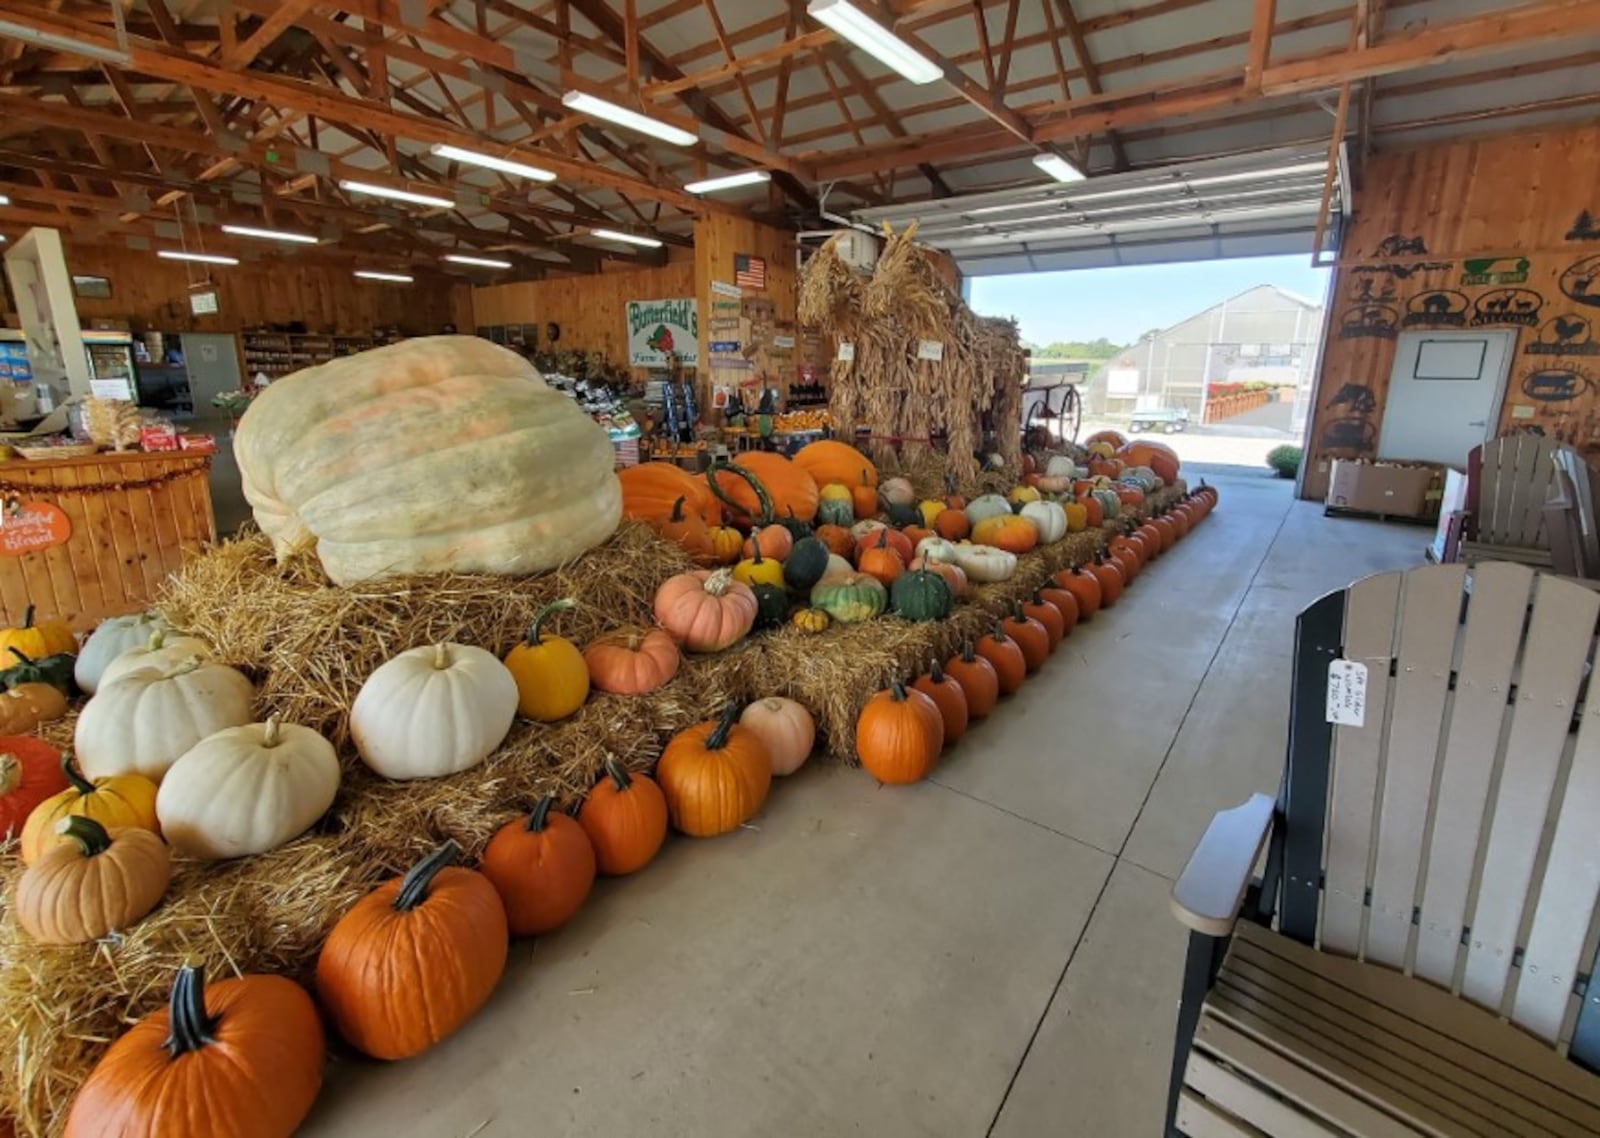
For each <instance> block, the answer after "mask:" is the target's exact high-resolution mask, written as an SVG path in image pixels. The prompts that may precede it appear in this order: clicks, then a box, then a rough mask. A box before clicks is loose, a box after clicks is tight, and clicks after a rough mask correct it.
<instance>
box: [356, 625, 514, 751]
mask: <svg viewBox="0 0 1600 1138" xmlns="http://www.w3.org/2000/svg"><path fill="white" fill-rule="evenodd" d="M517 701H518V692H517V681H516V679H515V678H514V677H513V676H512V674H511V672H510V670H509V669H507V668H506V666H505V665H504V664H502V663H501V662H500V661H499V660H498V659H496V658H495V655H494V653H493V652H486V651H484V650H483V649H482V648H478V647H475V646H473V645H471V644H445V643H441V644H425V645H423V646H421V647H420V648H410V649H407V650H406V651H404V652H402V653H400V654H399V655H398V656H396V657H394V658H393V659H392V660H387V661H385V662H384V663H382V664H380V665H379V666H378V668H377V670H376V671H374V672H373V673H372V675H370V676H368V677H367V680H366V682H365V683H364V684H362V685H361V690H360V691H358V692H357V693H356V698H355V702H354V703H353V704H352V705H351V707H350V735H351V738H352V739H353V740H354V742H355V745H356V751H357V753H358V754H360V756H361V761H362V762H364V763H366V764H367V766H369V767H371V768H372V769H373V770H374V771H376V772H377V773H378V774H380V775H382V776H383V777H384V778H392V779H413V778H439V777H441V776H443V775H447V774H455V773H457V772H458V771H464V770H467V769H468V768H469V767H475V766H477V765H478V764H479V763H481V762H483V760H484V759H486V758H488V757H489V754H490V752H492V751H493V750H494V749H495V748H496V747H498V746H499V745H500V744H501V743H502V742H504V741H505V737H506V735H507V733H509V732H510V730H511V724H512V722H513V721H514V720H515V719H516V717H517Z"/></svg>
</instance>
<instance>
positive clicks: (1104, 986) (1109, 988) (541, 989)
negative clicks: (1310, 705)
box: [303, 470, 1427, 1138]
mask: <svg viewBox="0 0 1600 1138" xmlns="http://www.w3.org/2000/svg"><path fill="white" fill-rule="evenodd" d="M1211 480H1212V481H1214V482H1215V483H1216V484H1217V485H1218V486H1219V487H1220V489H1221V491H1222V501H1221V505H1220V507H1219V509H1218V510H1217V511H1216V512H1215V513H1214V514H1213V515H1212V516H1211V518H1210V519H1209V520H1208V521H1207V523H1206V525H1205V526H1204V527H1203V528H1202V529H1201V530H1200V531H1199V533H1198V534H1196V536H1195V537H1194V538H1193V539H1191V540H1189V541H1186V542H1184V543H1183V544H1182V545H1180V546H1179V547H1178V548H1177V550H1176V551H1174V552H1173V553H1172V554H1170V555H1169V556H1167V557H1165V558H1163V559H1162V560H1161V561H1159V562H1157V563H1156V564H1155V565H1154V566H1153V567H1152V568H1151V569H1150V570H1149V571H1148V572H1147V573H1146V574H1145V575H1144V576H1143V577H1141V578H1140V579H1139V581H1138V582H1137V583H1136V585H1135V586H1134V589H1133V591H1132V593H1131V595H1130V597H1129V599H1127V600H1126V601H1124V603H1123V604H1122V605H1121V606H1119V607H1118V608H1116V609H1114V610H1112V611H1110V612H1108V613H1106V614H1103V615H1102V616H1101V617H1100V618H1098V619H1096V620H1095V621H1094V622H1093V623H1092V624H1089V625H1087V626H1083V627H1081V628H1080V629H1079V630H1078V631H1076V632H1075V633H1074V634H1073V636H1072V638H1071V639H1070V641H1069V642H1068V643H1067V645H1066V646H1064V648H1063V649H1062V651H1061V652H1060V653H1058V655H1057V658H1056V659H1054V660H1052V662H1051V663H1050V665H1049V667H1048V668H1047V669H1046V670H1045V671H1044V672H1043V673H1042V675H1041V676H1040V677H1039V678H1037V679H1035V680H1033V681H1030V683H1029V684H1028V685H1027V686H1026V687H1025V688H1024V689H1023V691H1022V692H1021V693H1020V694H1019V695H1018V696H1017V697H1016V698H1015V699H1013V700H1011V701H1009V702H1008V703H1007V704H1006V705H1004V706H1003V707H1002V708H1001V709H1000V710H999V711H998V712H997V713H996V714H995V715H994V716H992V717H991V718H990V720H989V721H988V722H987V723H985V724H983V725H982V726H980V727H978V728H977V729H976V730H975V731H974V732H973V733H972V734H970V735H969V736H968V737H967V739H966V740H964V741H963V742H962V743H961V745H960V746H959V747H958V748H957V749H956V750H955V751H953V752H951V753H950V754H948V755H947V756H946V759H945V761H944V763H943V765H942V766H941V767H940V769H939V770H938V772H937V774H936V775H935V776H934V778H933V779H931V780H930V781H928V782H926V783H923V784H921V785H918V786H915V787H910V788H893V789H890V788H879V787H878V786H877V785H876V784H875V783H874V782H873V781H872V780H871V779H870V778H869V777H867V776H866V775H864V774H863V773H862V772H860V771H857V770H846V769H842V768H839V767H836V766H833V765H831V764H828V763H819V764H817V765H815V766H812V767H809V768H807V769H806V770H803V771H802V772H800V773H799V774H798V775H796V776H794V777H792V778H790V779H788V780H787V781H785V782H783V783H781V784H779V785H777V786H776V787H775V788H774V793H773V795H772V797H771V799H770V801H769V803H768V806H767V809H766V810H765V811H764V812H763V813H762V815H761V816H760V817H759V818H757V819H756V821H755V823H754V824H753V826H752V827H750V828H748V829H745V830H741V831H740V832H738V833H736V834H733V835H730V836H728V837H725V838H722V839H719V840H717V841H712V842H694V841H689V840H682V839H680V840H675V841H672V842H670V843H669V844H668V846H667V848H666V849H665V850H664V851H663V853H662V855H661V857H660V859H659V860H658V861H657V863H656V864H655V865H653V866H652V867H651V868H650V869H649V870H648V871H647V872H645V873H643V874H641V875H639V876H638V877H636V878H633V879H628V880H622V881H608V882H604V883H602V884H601V885H600V886H599V887H598V888H597V890H596V892H595V895H594V896H593V898H592V899H591V901H590V903H589V904H588V906H587V907H586V908H585V910H584V911H583V912H582V913H581V914H580V915H579V916H578V918H577V919H576V920H575V921H574V922H573V923H572V924H571V925H570V926H568V927H567V928H566V929H564V930H563V931H562V932H561V933H559V934H558V935H555V936H551V937H546V938H544V939H542V940H539V941H537V942H519V943H517V944H515V945H514V946H513V948H512V960H511V964H510V967H509V968H508V970H507V973H506V976H505V979H504V981H503V982H502V983H501V985H500V989H499V991H497V992H496V993H495V996H494V998H493V1000H492V1001H491V1002H490V1004H489V1006H488V1007H487V1008H486V1009H485V1010H484V1011H483V1013H482V1014H480V1015H479V1016H478V1017H477V1018H476V1019H475V1020H474V1021H473V1022H472V1023H470V1024H468V1025H467V1026H466V1027H465V1028H464V1029H462V1031H460V1032H459V1033H458V1034H457V1035H456V1036H454V1037H453V1038H451V1039H449V1040H447V1041H446V1042H445V1043H444V1044H443V1045H441V1046H440V1047H438V1048H437V1049H436V1050H434V1051H433V1052H432V1053H430V1054H429V1055H427V1056H424V1057H422V1058H420V1059H418V1060H414V1061H411V1062H408V1063H401V1064H395V1065H388V1066H384V1065H380V1064H376V1063H369V1062H366V1061H362V1060H358V1059H346V1060H343V1061H341V1062H340V1063H339V1064H338V1065H337V1066H336V1067H335V1069H334V1070H333V1072H332V1073H331V1075H330V1077H329V1085H328V1087H327V1088H326V1090H325V1092H324V1095H323V1097H322V1100H321V1102H320V1104H319V1106H318V1108H317V1111H316V1113H315V1115H314V1116H313V1118H312V1120H311V1122H310V1123H309V1124H308V1126H307V1127H306V1128H305V1130H304V1131H303V1133H305V1134H308V1135H312V1136H314V1138H334V1136H339V1138H353V1136H365V1135H374V1136H376V1135H385V1136H393V1138H502V1136H504V1138H510V1136H513V1135H515V1136H522V1135H525V1134H535V1133H536V1134H550V1135H563V1136H567V1138H581V1136H595V1138H631V1136H634V1135H641V1136H642V1135H650V1136H652V1138H678V1136H681V1138H753V1136H758V1135H759V1136H763V1138H780V1136H781V1138H788V1136H796V1138H798V1136H806V1138H825V1136H830V1138H831V1136H834V1135H840V1136H843V1135H874V1136H879V1138H900V1136H912V1135H927V1136H935V1138H946V1136H948V1138H983V1136H986V1135H993V1136H995V1138H1042V1136H1044V1135H1053V1136H1076V1135H1083V1136H1086V1138H1087V1136H1094V1138H1118V1136H1121V1135H1130V1136H1155V1135H1157V1134H1158V1133H1159V1132H1160V1119H1161V1113H1162V1109H1163V1103H1164V1096H1165V1093H1166V1081H1167V1067H1168V1063H1169V1055H1170V1047H1171V1035H1172V1021H1173V1017H1174V1014H1175V1010H1176V1002H1177V994H1178V985H1179V973H1180V969H1181V964H1182V958H1183V936H1182V934H1181V931H1180V929H1179V926H1178V925H1177V924H1176V922H1175V921H1173V919H1172V918H1171V917H1170V916H1169V915H1168V912H1167V893H1168V890H1169V889H1170V887H1171V883H1172V881H1171V879H1172V877H1173V875H1174V874H1175V873H1177V871H1178V870H1179V868H1180V866H1181V865H1182V862H1183V859H1184V858H1185V856H1186V855H1187V853H1188V850H1189V848H1190V846H1191V845H1192V843H1193V842H1194V840H1195V838H1196V837H1197V836H1198V835H1199V833H1200V831H1201V830H1202V829H1203V828H1204V826H1205V823H1206V822H1207V820H1208V819H1209V818H1210V816H1211V813H1212V812H1213V811H1214V810H1216V809H1217V808H1220V807H1223V806H1228V805H1231V804H1233V803H1235V802H1237V801H1238V800H1240V799H1241V798H1243V797H1244V796H1245V795H1246V794H1248V793H1249V792H1251V791H1253V790H1269V791H1270V790H1272V789H1274V788H1275V787H1276V784H1277V780H1278V774H1279V770H1280V767H1281V764H1282V760H1283V746H1284V737H1285V731H1286V715H1287V709H1288V704H1287V697H1288V684H1289V667H1288V665H1289V654H1290V641H1291V637H1292V634H1293V624H1294V616H1295V614H1296V613H1297V612H1298V611H1299V609H1300V608H1302V607H1303V606H1304V605H1305V604H1306V603H1307V602H1309V601H1310V600H1312V599H1313V598H1315V597H1316V596H1318V595H1320V594H1321V593H1323V592H1325V591H1327V590H1329V589H1333V588H1337V587H1340V586H1342V585H1344V584H1346V583H1348V582H1349V581H1350V580H1352V579H1354V578H1356V577H1359V576H1362V575H1364V574H1367V573H1372V572H1376V571H1380V570H1384V569H1389V568H1395V567H1401V566H1406V565H1411V564H1415V563H1417V562H1419V561H1420V560H1421V550H1422V547H1423V544H1424V542H1425V541H1426V539H1427V534H1426V533H1425V532H1424V531H1422V530H1419V529H1411V528H1405V527H1392V526H1381V525H1378V524H1375V523H1366V522H1355V521H1348V520H1325V519H1324V518H1323V517H1322V513H1321V509H1320V507H1317V506H1314V505H1310V504H1307V503H1297V502H1292V501H1291V495H1290V484H1289V483H1286V482H1280V481H1277V480H1275V479H1273V478H1271V477H1270V476H1269V475H1268V474H1267V473H1266V472H1265V471H1261V472H1259V473H1258V472H1256V471H1246V470H1236V471H1234V472H1233V474H1232V475H1228V474H1221V475H1220V476H1215V477H1212V478H1211Z"/></svg>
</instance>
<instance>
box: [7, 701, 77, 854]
mask: <svg viewBox="0 0 1600 1138" xmlns="http://www.w3.org/2000/svg"><path fill="white" fill-rule="evenodd" d="M51 690H54V689H51ZM57 694H58V695H59V694H60V693H57ZM66 788H67V778H66V775H65V774H63V773H62V771H61V752H59V751H57V750H56V749H55V748H54V747H52V746H51V745H50V744H49V743H46V742H44V741H43V740H42V739H28V738H24V737H22V736H5V737H0V842H6V841H10V840H11V839H12V838H15V837H20V836H21V835H22V834H23V833H24V832H25V831H24V826H25V824H26V823H27V821H28V819H29V818H30V817H31V816H32V815H33V812H34V811H35V810H36V809H38V807H39V805H40V803H43V802H46V801H48V800H49V799H50V798H51V797H53V796H54V795H57V794H59V793H61V791H63V790H65V789H66Z"/></svg>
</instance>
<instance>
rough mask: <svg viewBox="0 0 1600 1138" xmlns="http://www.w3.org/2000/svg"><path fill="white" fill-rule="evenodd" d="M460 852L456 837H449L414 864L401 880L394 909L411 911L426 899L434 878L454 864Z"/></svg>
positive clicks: (404, 911)
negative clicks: (446, 867)
mask: <svg viewBox="0 0 1600 1138" xmlns="http://www.w3.org/2000/svg"><path fill="white" fill-rule="evenodd" d="M460 853H461V847H460V846H458V845H456V843H455V839H453V838H447V839H445V841H444V843H443V844H442V845H440V846H439V847H438V848H437V849H435V850H434V851H433V852H432V853H431V854H429V855H428V856H427V857H425V858H423V859H422V860H421V861H419V862H417V864H416V865H414V866H412V867H411V868H410V870H408V871H407V873H406V875H405V877H404V878H402V879H401V881H400V892H398V893H396V894H395V895H394V911H395V912H397V913H409V912H410V911H411V910H412V909H415V908H416V907H417V906H418V905H420V904H422V903H423V902H424V901H426V900H427V899H428V889H429V887H430V886H432V885H433V879H434V878H435V877H437V876H438V875H439V871H440V870H441V869H443V868H444V867H445V866H447V865H454V864H455V860H456V857H457V856H458V855H459V854H460Z"/></svg>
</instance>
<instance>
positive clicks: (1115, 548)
mask: <svg viewBox="0 0 1600 1138" xmlns="http://www.w3.org/2000/svg"><path fill="white" fill-rule="evenodd" d="M1142 546H1143V543H1142V542H1141V543H1135V542H1134V540H1133V539H1132V538H1131V537H1129V536H1128V535H1127V534H1125V533H1124V534H1118V535H1117V536H1116V537H1114V538H1112V539H1111V543H1110V544H1109V545H1107V546H1106V551H1107V552H1108V553H1110V554H1111V555H1112V556H1113V557H1115V558H1117V559H1118V560H1119V561H1121V562H1123V576H1125V577H1126V578H1127V579H1128V583H1129V584H1132V583H1133V579H1134V578H1135V577H1137V576H1138V575H1139V570H1141V569H1143V568H1144V550H1143V548H1142Z"/></svg>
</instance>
